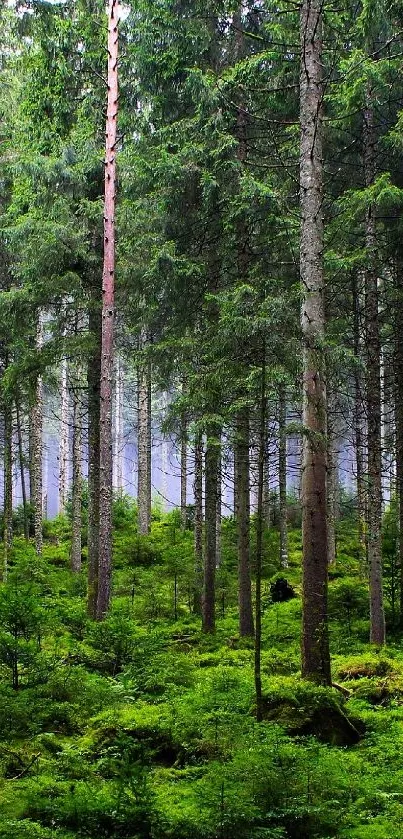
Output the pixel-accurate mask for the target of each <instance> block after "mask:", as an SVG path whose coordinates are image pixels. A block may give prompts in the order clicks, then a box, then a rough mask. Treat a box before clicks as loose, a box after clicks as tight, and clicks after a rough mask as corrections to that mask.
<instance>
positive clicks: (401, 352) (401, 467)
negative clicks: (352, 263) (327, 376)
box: [394, 265, 403, 628]
mask: <svg viewBox="0 0 403 839" xmlns="http://www.w3.org/2000/svg"><path fill="white" fill-rule="evenodd" d="M395 284H396V302H395V313H396V314H395V358H394V362H395V423H396V491H397V503H398V527H399V537H398V558H399V569H400V592H399V594H400V616H399V617H400V627H401V628H402V627H403V328H402V323H401V307H402V302H403V274H402V273H401V268H400V266H399V265H398V266H397V267H396V279H395Z"/></svg>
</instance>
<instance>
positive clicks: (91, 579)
mask: <svg viewBox="0 0 403 839" xmlns="http://www.w3.org/2000/svg"><path fill="white" fill-rule="evenodd" d="M95 295H96V289H94V290H93V291H92V294H91V297H92V299H91V300H90V311H89V323H88V328H89V333H90V335H91V337H92V341H93V349H92V352H91V355H90V358H89V361H88V368H87V384H88V533H87V544H88V614H89V616H90V617H91V618H93V619H95V617H96V606H97V600H98V565H99V486H100V474H99V467H100V457H99V443H100V428H99V426H100V382H101V335H102V323H101V312H100V310H99V308H98V306H97V301H96V299H95Z"/></svg>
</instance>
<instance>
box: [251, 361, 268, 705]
mask: <svg viewBox="0 0 403 839" xmlns="http://www.w3.org/2000/svg"><path fill="white" fill-rule="evenodd" d="M261 375H262V381H261V393H260V418H259V474H258V487H257V517H256V576H255V582H256V607H255V624H256V626H255V655H254V678H255V697H256V719H257V721H258V722H261V721H262V719H263V700H262V675H261V652H262V564H263V533H264V528H265V520H264V505H263V502H264V464H265V460H266V455H267V418H266V413H267V399H266V347H265V346H264V345H263V353H262V374H261Z"/></svg>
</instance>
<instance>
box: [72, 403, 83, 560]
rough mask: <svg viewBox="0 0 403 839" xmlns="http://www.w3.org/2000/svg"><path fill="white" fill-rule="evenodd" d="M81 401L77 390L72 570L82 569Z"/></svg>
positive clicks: (74, 430) (74, 423)
mask: <svg viewBox="0 0 403 839" xmlns="http://www.w3.org/2000/svg"><path fill="white" fill-rule="evenodd" d="M81 435H82V415H81V402H80V396H79V394H78V393H77V390H75V391H74V393H73V483H72V497H71V501H72V505H71V506H72V532H71V570H72V571H73V572H74V573H78V572H79V571H81V524H82V469H81Z"/></svg>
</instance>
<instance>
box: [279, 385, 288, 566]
mask: <svg viewBox="0 0 403 839" xmlns="http://www.w3.org/2000/svg"><path fill="white" fill-rule="evenodd" d="M286 423H287V395H286V389H285V385H284V384H283V383H281V384H280V386H279V392H278V487H279V492H278V495H279V507H280V564H281V566H282V568H288V528H287V431H286Z"/></svg>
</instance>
